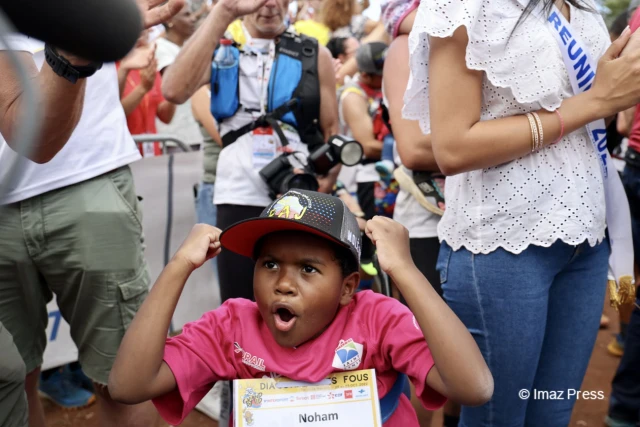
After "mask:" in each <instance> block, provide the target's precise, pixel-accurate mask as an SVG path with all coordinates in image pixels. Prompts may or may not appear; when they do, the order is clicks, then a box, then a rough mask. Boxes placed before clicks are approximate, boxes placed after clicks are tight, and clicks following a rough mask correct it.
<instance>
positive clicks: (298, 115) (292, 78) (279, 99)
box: [211, 32, 324, 148]
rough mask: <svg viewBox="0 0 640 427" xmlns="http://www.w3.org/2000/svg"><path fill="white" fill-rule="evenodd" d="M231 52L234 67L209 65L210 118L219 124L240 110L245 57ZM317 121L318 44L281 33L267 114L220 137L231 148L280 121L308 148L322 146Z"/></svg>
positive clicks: (278, 131) (268, 93)
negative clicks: (255, 132)
mask: <svg viewBox="0 0 640 427" xmlns="http://www.w3.org/2000/svg"><path fill="white" fill-rule="evenodd" d="M231 50H232V53H233V56H234V57H235V58H236V64H235V65H234V66H233V67H230V68H223V69H218V67H217V64H216V63H215V62H213V63H212V64H211V114H212V115H213V117H215V119H216V120H217V121H218V123H220V122H222V121H224V120H225V119H228V118H229V117H233V116H234V115H235V114H236V113H237V112H238V110H239V109H240V108H242V105H240V90H241V88H240V58H241V57H242V55H246V53H244V52H243V51H241V50H240V49H238V47H237V46H235V45H234V46H232V47H231ZM319 118H320V80H319V77H318V42H317V41H316V40H315V39H312V38H309V37H306V36H298V35H295V34H291V33H289V32H284V33H283V34H281V35H280V36H279V37H278V38H277V39H276V54H275V58H274V62H273V67H272V69H271V75H270V76H269V85H268V92H267V114H266V115H265V116H263V117H261V118H259V119H258V120H256V121H255V122H253V123H250V124H249V125H246V126H243V127H242V128H240V129H236V130H234V131H231V132H229V133H227V134H226V135H225V136H224V137H223V145H224V146H227V145H229V144H231V143H232V142H234V141H235V140H237V139H238V138H239V137H240V136H242V135H244V134H245V133H247V132H251V131H252V130H253V129H255V128H257V127H261V126H266V125H270V126H272V127H273V126H274V123H276V121H278V120H280V121H282V122H284V123H287V124H289V125H291V126H293V127H295V128H296V129H297V130H298V133H299V134H300V138H301V140H302V142H304V143H306V144H307V145H309V146H310V148H311V147H313V146H315V145H317V144H319V143H323V142H324V139H323V136H322V133H321V132H320V128H319V125H318V123H319ZM276 126H277V125H276ZM277 127H279V126H277ZM274 130H275V131H276V132H277V133H278V135H281V134H282V132H281V131H280V129H274ZM281 138H282V136H281ZM285 145H286V144H285Z"/></svg>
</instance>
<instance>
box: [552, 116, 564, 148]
mask: <svg viewBox="0 0 640 427" xmlns="http://www.w3.org/2000/svg"><path fill="white" fill-rule="evenodd" d="M555 113H556V114H557V115H558V119H559V120H560V136H559V137H558V139H556V140H555V141H554V142H553V144H557V143H558V142H560V140H561V139H562V138H563V137H564V119H563V118H562V114H560V109H559V108H558V109H557V110H555Z"/></svg>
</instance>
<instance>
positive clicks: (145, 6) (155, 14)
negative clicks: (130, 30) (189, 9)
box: [136, 0, 185, 28]
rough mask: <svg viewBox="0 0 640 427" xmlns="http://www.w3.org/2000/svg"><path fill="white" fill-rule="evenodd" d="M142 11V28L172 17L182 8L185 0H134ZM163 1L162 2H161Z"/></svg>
mask: <svg viewBox="0 0 640 427" xmlns="http://www.w3.org/2000/svg"><path fill="white" fill-rule="evenodd" d="M136 1H137V2H138V7H139V8H140V11H141V12H142V19H143V22H144V28H151V27H153V26H154V25H158V24H161V23H163V22H166V21H168V20H169V19H171V18H172V17H174V16H175V15H176V14H177V13H178V12H180V11H181V10H182V8H183V7H184V5H185V0H169V1H167V2H166V3H165V1H166V0H136ZM163 3H164V4H163Z"/></svg>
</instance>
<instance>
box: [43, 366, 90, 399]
mask: <svg viewBox="0 0 640 427" xmlns="http://www.w3.org/2000/svg"><path fill="white" fill-rule="evenodd" d="M39 389H40V395H41V396H43V397H45V398H47V399H49V400H51V401H52V402H53V403H55V404H56V405H58V406H60V407H61V408H63V409H81V408H85V407H87V406H89V405H92V404H93V403H94V402H95V401H96V397H95V395H94V394H93V393H91V392H89V391H87V390H85V389H83V388H81V387H80V386H79V385H78V384H76V383H75V382H74V381H73V379H72V376H71V374H70V371H69V369H68V367H66V366H65V367H62V368H59V369H56V370H55V372H53V373H51V374H50V375H48V376H44V375H43V376H41V377H40V386H39Z"/></svg>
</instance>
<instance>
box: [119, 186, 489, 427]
mask: <svg viewBox="0 0 640 427" xmlns="http://www.w3.org/2000/svg"><path fill="white" fill-rule="evenodd" d="M366 234H367V236H368V237H369V238H370V239H371V240H372V241H373V242H374V244H375V245H376V246H377V249H378V257H379V260H380V266H381V268H382V269H383V270H384V271H386V272H387V273H388V274H389V275H390V276H391V278H392V279H393V280H394V282H395V283H396V284H397V286H398V288H399V289H400V291H401V292H402V293H403V295H404V297H405V299H406V300H407V302H408V304H409V307H410V308H411V309H412V311H413V313H415V317H414V316H413V315H412V313H411V312H410V311H409V310H408V309H407V308H405V307H404V306H403V305H402V304H400V303H399V302H398V301H396V300H394V299H391V298H387V297H384V296H382V295H379V294H374V293H373V292H370V291H365V292H361V293H358V294H354V292H355V289H356V287H357V285H358V282H359V273H358V260H359V259H360V247H361V240H360V232H359V229H358V224H357V222H356V219H355V217H354V216H353V214H351V212H349V211H348V209H346V207H345V205H344V203H343V202H342V201H341V200H340V199H338V198H336V197H332V196H328V195H325V194H320V193H316V192H311V191H302V190H291V191H289V192H287V193H286V194H285V195H284V196H282V197H280V198H279V199H278V200H276V201H275V202H274V203H273V204H272V205H271V206H270V207H268V208H267V209H265V210H264V211H263V213H262V215H260V217H259V218H253V219H249V220H246V221H243V222H240V223H237V224H235V225H233V226H231V227H230V228H228V229H227V230H226V231H225V232H224V233H222V235H220V230H218V229H216V228H214V227H210V226H208V225H203V224H199V225H196V226H195V227H194V228H193V230H192V231H191V233H190V234H189V236H188V237H187V239H186V240H185V242H184V243H183V245H182V246H181V247H180V249H179V250H178V252H177V253H176V254H175V255H174V257H173V259H172V260H171V262H170V263H169V264H168V265H167V267H166V268H165V269H164V271H163V272H162V274H161V275H160V277H159V278H158V280H157V282H156V283H155V285H154V287H153V288H152V289H151V292H150V294H149V296H148V297H147V299H146V301H145V302H144V304H143V306H142V308H141V309H140V310H139V311H138V314H137V315H136V317H135V319H134V320H133V323H132V324H131V326H130V328H129V330H128V331H127V333H126V335H125V337H124V340H123V342H122V345H121V347H120V350H119V352H118V356H117V358H116V362H115V364H114V366H113V370H112V371H111V376H110V378H109V391H110V393H111V396H112V397H113V398H114V399H115V400H117V401H120V402H123V403H131V404H133V403H137V402H143V401H145V400H148V399H153V402H154V404H155V405H156V407H157V408H158V411H159V412H160V414H161V415H162V416H163V418H164V419H165V420H166V421H167V422H169V423H171V424H172V425H175V424H180V423H181V422H182V420H184V418H185V417H186V416H187V414H188V413H189V412H190V411H191V410H192V409H193V408H194V407H195V405H196V404H197V403H198V402H199V401H200V399H201V398H202V397H203V396H204V395H205V394H206V393H207V392H208V391H209V389H210V388H211V387H212V386H213V384H214V383H215V382H216V381H220V380H233V379H238V378H262V377H263V376H269V375H272V376H285V377H288V378H291V379H293V380H296V381H305V382H318V381H320V380H322V379H323V378H325V377H327V376H329V375H330V374H331V373H333V372H343V371H350V370H356V369H375V370H376V376H377V383H378V395H379V397H380V398H381V399H382V398H383V397H384V396H385V395H386V394H387V393H388V392H389V390H391V388H392V387H393V385H394V383H395V381H396V379H397V378H398V374H399V373H405V374H407V376H408V377H409V378H410V380H411V381H412V382H413V384H414V385H415V388H416V392H417V394H418V395H419V397H420V399H421V401H422V403H423V404H424V405H425V406H426V407H427V408H432V409H436V408H438V407H440V406H441V405H442V404H443V403H444V402H445V400H446V398H451V399H453V400H456V401H459V402H461V403H463V404H466V405H480V404H483V403H485V402H486V401H487V400H489V398H490V397H491V394H492V392H493V378H492V376H491V373H490V372H489V370H488V368H487V365H486V364H485V362H484V360H483V358H482V356H481V354H480V351H479V349H478V347H477V346H476V343H475V341H474V340H473V338H472V337H471V335H470V334H469V332H468V331H467V329H466V328H465V327H464V325H463V324H462V323H461V322H460V320H459V319H458V318H457V317H456V316H455V314H453V312H452V311H451V310H450V309H449V308H448V307H447V305H446V304H445V303H444V302H443V301H442V298H440V297H439V296H438V295H437V294H436V292H435V291H434V290H433V288H432V287H431V285H430V284H429V282H427V280H426V279H425V278H424V276H422V274H420V272H419V271H418V270H417V268H416V267H415V265H414V264H413V262H412V261H411V255H410V253H409V237H408V233H407V230H406V229H405V228H404V227H402V226H401V225H400V224H398V223H396V222H394V221H392V220H390V219H388V218H383V217H375V218H374V219H373V220H371V221H369V222H368V223H367V227H366ZM222 247H224V248H225V250H231V251H233V252H236V253H238V254H241V255H245V256H249V257H253V258H254V259H255V260H256V265H255V270H254V282H253V283H254V284H253V288H254V294H255V300H256V302H251V301H249V300H244V299H236V300H229V301H227V302H225V303H224V304H223V305H222V306H221V307H220V308H218V309H216V310H214V311H211V312H208V313H205V315H204V316H203V317H202V318H201V319H200V320H198V321H196V322H193V323H190V324H188V325H185V327H184V329H183V331H182V333H181V334H180V335H178V336H176V337H173V338H169V339H166V333H167V330H168V328H169V322H170V321H171V317H172V315H173V312H174V309H175V307H176V304H177V302H178V299H179V297H180V294H181V292H182V289H183V287H184V285H185V283H186V281H187V278H188V277H189V275H190V274H191V273H192V272H193V271H194V270H195V269H196V268H198V267H200V266H201V265H202V264H203V263H204V262H205V261H206V260H208V259H211V258H213V257H214V256H216V255H217V254H218V253H220V250H221V248H222ZM345 343H353V346H351V347H352V348H355V349H356V351H355V352H350V353H349V357H348V358H347V357H344V355H343V354H339V352H338V349H339V348H340V347H341V346H343V345H344V344H345ZM427 343H430V345H427ZM355 353H357V354H355ZM341 355H342V356H343V357H340V356H341ZM384 425H385V426H402V427H409V426H418V421H417V418H416V415H415V412H414V410H413V408H412V407H411V403H410V402H409V400H408V399H407V397H406V396H405V395H401V396H400V397H399V403H398V405H397V408H396V409H395V411H394V412H393V413H392V415H391V416H390V417H389V419H388V421H387V422H386V423H385V424H384Z"/></svg>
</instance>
